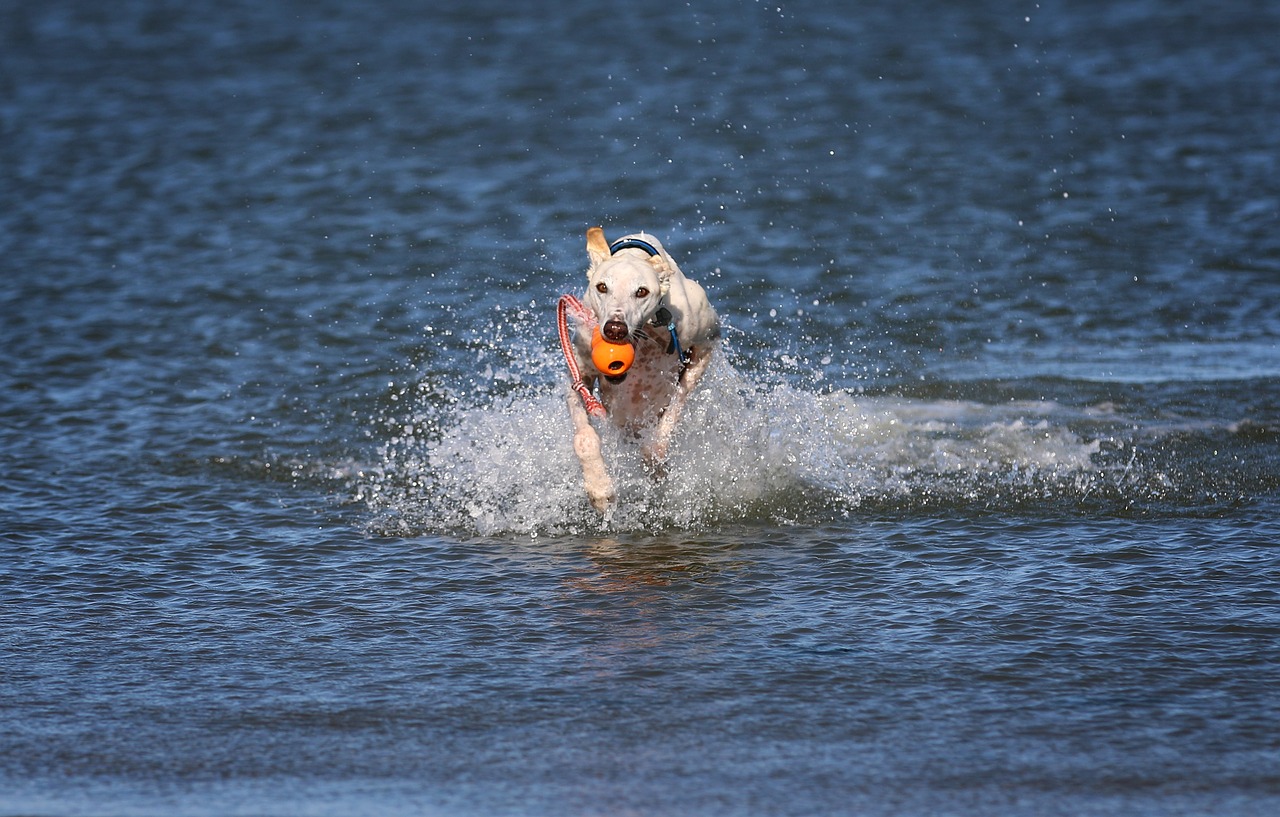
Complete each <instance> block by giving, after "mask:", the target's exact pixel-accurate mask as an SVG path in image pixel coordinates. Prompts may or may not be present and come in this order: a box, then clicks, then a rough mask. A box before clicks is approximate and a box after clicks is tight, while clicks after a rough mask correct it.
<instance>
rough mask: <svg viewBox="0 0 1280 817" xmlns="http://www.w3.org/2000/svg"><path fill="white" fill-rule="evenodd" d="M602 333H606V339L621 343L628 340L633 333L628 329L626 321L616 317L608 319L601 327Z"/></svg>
mask: <svg viewBox="0 0 1280 817" xmlns="http://www.w3.org/2000/svg"><path fill="white" fill-rule="evenodd" d="M600 334H601V335H604V337H605V340H611V341H613V342H614V343H621V342H622V341H624V340H626V339H627V337H628V336H630V334H631V333H630V332H628V331H627V325H626V323H624V322H622V321H620V320H617V319H614V320H611V321H606V322H605V324H604V326H602V327H600Z"/></svg>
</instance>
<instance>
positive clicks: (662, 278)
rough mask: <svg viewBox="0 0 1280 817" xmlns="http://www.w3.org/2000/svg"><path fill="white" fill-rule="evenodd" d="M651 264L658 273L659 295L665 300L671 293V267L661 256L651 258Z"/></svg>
mask: <svg viewBox="0 0 1280 817" xmlns="http://www.w3.org/2000/svg"><path fill="white" fill-rule="evenodd" d="M649 263H650V264H652V265H653V268H654V269H655V270H657V271H658V294H659V295H661V296H662V297H663V298H665V297H667V293H668V292H670V291H671V265H670V264H668V263H667V259H666V258H664V257H662V256H661V255H652V256H649Z"/></svg>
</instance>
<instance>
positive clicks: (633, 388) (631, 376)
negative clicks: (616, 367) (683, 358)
mask: <svg viewBox="0 0 1280 817" xmlns="http://www.w3.org/2000/svg"><path fill="white" fill-rule="evenodd" d="M681 368H682V366H681V363H680V358H679V357H678V356H677V355H675V354H670V353H668V352H666V351H665V350H664V349H663V348H662V347H661V346H660V345H659V344H657V343H643V344H641V345H640V346H639V347H638V348H637V349H636V359H635V362H634V363H632V364H631V368H630V369H629V370H628V371H627V376H626V377H625V378H623V379H622V381H621V382H618V383H611V382H609V381H608V380H607V379H602V380H601V383H600V396H601V398H602V400H603V402H604V404H605V406H607V407H608V410H609V413H610V414H612V415H613V421H614V422H615V423H616V424H618V425H619V426H622V427H624V428H629V429H631V430H633V431H640V430H641V429H643V428H646V427H648V426H650V425H653V424H654V423H656V422H657V421H658V419H659V418H660V417H661V416H662V413H663V412H664V411H665V410H666V408H667V406H668V405H670V403H671V398H672V397H673V396H674V395H675V392H676V388H677V387H678V386H679V383H680V370H681Z"/></svg>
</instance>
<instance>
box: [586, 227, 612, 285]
mask: <svg viewBox="0 0 1280 817" xmlns="http://www.w3.org/2000/svg"><path fill="white" fill-rule="evenodd" d="M612 254H613V253H611V252H609V242H608V241H606V240H605V237H604V229H603V228H601V227H592V228H591V229H589V230H587V257H589V258H590V259H591V266H592V267H593V268H594V267H595V266H596V265H597V264H599V263H600V262H601V261H604V260H605V259H606V258H608V257H609V256H610V255H612ZM587 277H588V278H590V277H591V274H590V272H588V273H587Z"/></svg>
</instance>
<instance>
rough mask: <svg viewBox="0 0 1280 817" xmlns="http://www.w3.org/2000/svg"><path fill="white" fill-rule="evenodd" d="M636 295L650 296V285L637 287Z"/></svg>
mask: <svg viewBox="0 0 1280 817" xmlns="http://www.w3.org/2000/svg"><path fill="white" fill-rule="evenodd" d="M636 297H637V298H648V297H649V288H648V287H640V288H639V289H637V290H636Z"/></svg>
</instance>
